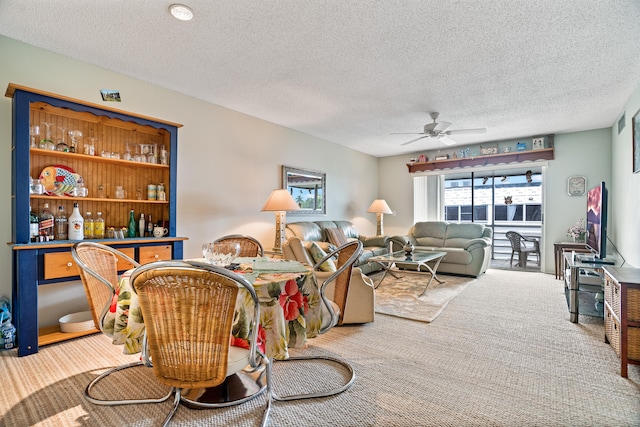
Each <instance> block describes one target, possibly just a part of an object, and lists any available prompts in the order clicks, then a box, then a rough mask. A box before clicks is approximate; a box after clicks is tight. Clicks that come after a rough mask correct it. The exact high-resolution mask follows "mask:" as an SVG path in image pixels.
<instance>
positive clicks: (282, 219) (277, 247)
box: [273, 211, 287, 253]
mask: <svg viewBox="0 0 640 427" xmlns="http://www.w3.org/2000/svg"><path fill="white" fill-rule="evenodd" d="M286 218H287V212H285V211H277V212H276V240H275V243H274V244H273V251H274V252H279V253H282V244H283V243H284V236H285V232H284V228H285V225H286Z"/></svg>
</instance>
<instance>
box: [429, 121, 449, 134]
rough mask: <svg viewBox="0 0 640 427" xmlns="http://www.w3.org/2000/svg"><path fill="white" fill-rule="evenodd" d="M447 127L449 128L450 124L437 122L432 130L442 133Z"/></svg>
mask: <svg viewBox="0 0 640 427" xmlns="http://www.w3.org/2000/svg"><path fill="white" fill-rule="evenodd" d="M449 126H451V123H449V122H438V123H436V126H435V127H434V128H433V130H434V131H436V132H442V131H444V130H445V129H446V128H448V127H449Z"/></svg>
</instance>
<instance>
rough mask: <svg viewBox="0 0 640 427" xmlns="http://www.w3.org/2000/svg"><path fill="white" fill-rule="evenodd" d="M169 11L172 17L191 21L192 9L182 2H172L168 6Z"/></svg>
mask: <svg viewBox="0 0 640 427" xmlns="http://www.w3.org/2000/svg"><path fill="white" fill-rule="evenodd" d="M169 12H170V13H171V15H172V16H173V17H174V18H176V19H179V20H180V21H191V20H192V19H193V10H191V8H190V7H189V6H185V5H183V4H177V3H176V4H172V5H171V6H169Z"/></svg>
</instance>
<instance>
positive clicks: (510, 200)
mask: <svg viewBox="0 0 640 427" xmlns="http://www.w3.org/2000/svg"><path fill="white" fill-rule="evenodd" d="M511 203H513V196H504V204H505V205H510V204H511Z"/></svg>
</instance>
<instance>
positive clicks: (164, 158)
mask: <svg viewBox="0 0 640 427" xmlns="http://www.w3.org/2000/svg"><path fill="white" fill-rule="evenodd" d="M160 164H161V165H168V164H169V153H168V152H167V150H166V149H165V148H164V145H163V146H162V148H160Z"/></svg>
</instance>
